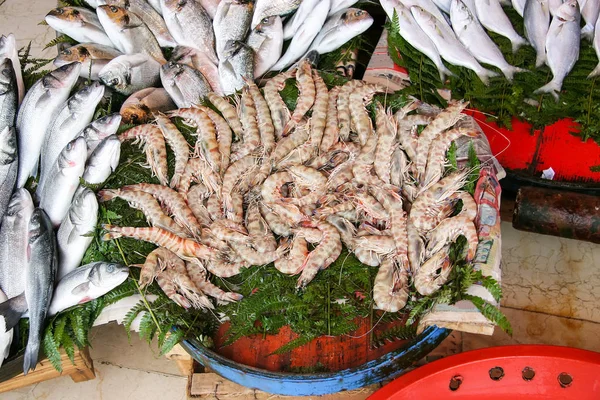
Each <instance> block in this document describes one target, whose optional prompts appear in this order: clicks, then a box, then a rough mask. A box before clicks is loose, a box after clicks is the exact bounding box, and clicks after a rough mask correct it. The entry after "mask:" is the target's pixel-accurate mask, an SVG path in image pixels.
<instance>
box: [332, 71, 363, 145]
mask: <svg viewBox="0 0 600 400" xmlns="http://www.w3.org/2000/svg"><path fill="white" fill-rule="evenodd" d="M361 86H363V82H361V81H358V80H349V81H348V82H346V83H345V84H344V86H342V88H341V89H340V92H339V94H338V98H337V120H338V126H339V132H340V138H341V139H342V140H343V141H344V142H347V141H348V138H349V137H350V94H351V93H352V92H353V91H354V90H355V89H356V88H359V87H361ZM361 104H362V101H361Z"/></svg>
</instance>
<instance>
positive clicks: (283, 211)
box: [266, 203, 309, 226]
mask: <svg viewBox="0 0 600 400" xmlns="http://www.w3.org/2000/svg"><path fill="white" fill-rule="evenodd" d="M266 206H267V207H268V208H270V209H271V210H272V211H273V212H274V213H275V214H277V215H278V216H279V218H281V220H282V221H283V222H284V223H286V224H288V225H289V226H296V225H298V224H299V223H301V222H303V221H307V220H308V219H309V218H308V217H307V216H306V214H304V213H303V212H302V210H300V208H298V206H295V205H293V204H286V203H267V204H266Z"/></svg>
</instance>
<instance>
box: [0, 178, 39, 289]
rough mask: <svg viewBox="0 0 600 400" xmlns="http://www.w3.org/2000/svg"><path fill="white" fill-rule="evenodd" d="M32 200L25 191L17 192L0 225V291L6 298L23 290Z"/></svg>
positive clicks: (32, 207)
mask: <svg viewBox="0 0 600 400" xmlns="http://www.w3.org/2000/svg"><path fill="white" fill-rule="evenodd" d="M33 209H34V206H33V200H32V199H31V195H30V194H29V192H28V191H27V190H26V189H17V190H15V192H14V193H13V195H12V196H11V198H10V202H9V203H8V210H7V211H6V213H5V214H4V217H3V218H2V224H0V289H1V290H2V291H3V292H4V294H6V296H7V297H8V298H9V299H12V298H13V297H16V296H18V295H20V294H21V293H23V291H24V290H25V269H26V267H27V240H28V234H29V219H30V218H31V215H32V214H33Z"/></svg>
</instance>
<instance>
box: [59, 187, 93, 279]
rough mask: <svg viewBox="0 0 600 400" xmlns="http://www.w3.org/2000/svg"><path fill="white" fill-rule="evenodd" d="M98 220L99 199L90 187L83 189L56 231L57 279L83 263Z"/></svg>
mask: <svg viewBox="0 0 600 400" xmlns="http://www.w3.org/2000/svg"><path fill="white" fill-rule="evenodd" d="M97 222H98V200H97V199H96V195H95V194H94V192H92V191H91V190H90V189H83V190H81V191H80V192H79V193H78V194H77V195H76V196H75V197H74V198H73V203H72V204H71V207H70V208H69V212H68V213H67V215H66V216H65V218H64V219H63V220H62V222H61V224H60V228H58V231H57V232H56V244H57V246H58V272H57V276H56V280H57V281H58V280H60V279H62V277H63V276H65V275H67V274H68V273H69V272H71V271H73V270H74V269H75V268H77V267H79V266H80V265H81V260H82V259H83V256H84V254H85V252H86V250H87V248H88V247H89V246H90V243H92V240H93V239H94V237H93V233H94V229H95V228H96V223H97Z"/></svg>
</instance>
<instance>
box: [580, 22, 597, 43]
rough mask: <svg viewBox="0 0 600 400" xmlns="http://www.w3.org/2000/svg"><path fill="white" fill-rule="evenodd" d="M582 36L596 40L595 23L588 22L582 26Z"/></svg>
mask: <svg viewBox="0 0 600 400" xmlns="http://www.w3.org/2000/svg"><path fill="white" fill-rule="evenodd" d="M581 38H582V39H583V38H586V39H587V40H589V41H592V40H594V25H591V24H587V25H586V26H584V27H583V28H581Z"/></svg>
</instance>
